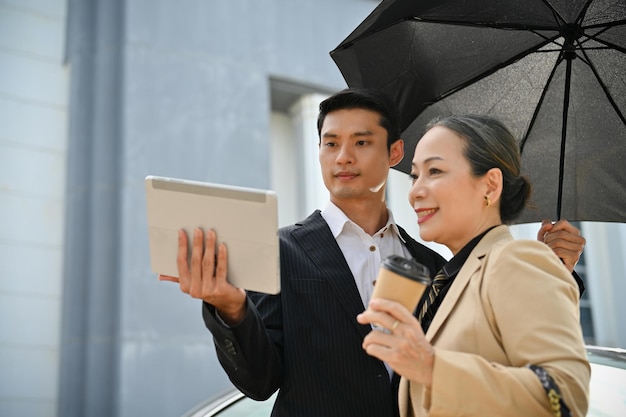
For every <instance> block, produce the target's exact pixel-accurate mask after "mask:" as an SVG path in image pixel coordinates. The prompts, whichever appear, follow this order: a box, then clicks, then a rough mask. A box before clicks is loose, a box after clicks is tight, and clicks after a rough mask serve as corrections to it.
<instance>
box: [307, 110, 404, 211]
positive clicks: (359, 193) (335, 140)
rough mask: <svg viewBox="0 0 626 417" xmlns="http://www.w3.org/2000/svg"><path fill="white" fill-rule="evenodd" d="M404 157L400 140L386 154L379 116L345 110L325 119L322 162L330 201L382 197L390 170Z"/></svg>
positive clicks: (385, 134)
mask: <svg viewBox="0 0 626 417" xmlns="http://www.w3.org/2000/svg"><path fill="white" fill-rule="evenodd" d="M402 156H403V143H402V141H401V140H398V141H396V142H395V143H394V144H393V145H392V150H391V152H390V151H389V150H387V131H386V130H385V129H384V128H383V127H382V126H380V115H379V114H378V113H376V112H373V111H370V110H365V109H343V110H337V111H333V112H331V113H329V114H328V115H327V116H326V118H325V119H324V124H323V125H322V129H321V133H320V148H319V158H320V165H321V168H322V176H323V178H324V184H325V185H326V188H327V189H328V191H330V195H331V201H334V202H336V201H338V200H343V199H359V198H372V197H377V198H378V197H380V196H382V194H383V193H384V185H385V182H386V181H387V174H388V173H389V168H390V167H391V166H393V165H395V164H397V163H398V162H399V161H400V160H401V159H402Z"/></svg>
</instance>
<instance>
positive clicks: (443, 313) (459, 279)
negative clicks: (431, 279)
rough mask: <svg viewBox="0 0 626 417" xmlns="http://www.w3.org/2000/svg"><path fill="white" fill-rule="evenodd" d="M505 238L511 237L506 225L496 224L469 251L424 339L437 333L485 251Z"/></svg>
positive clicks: (476, 269)
mask: <svg viewBox="0 0 626 417" xmlns="http://www.w3.org/2000/svg"><path fill="white" fill-rule="evenodd" d="M507 238H508V239H512V238H513V237H512V236H511V233H510V232H509V229H508V227H507V226H498V227H496V228H494V229H493V230H491V231H490V232H489V233H487V234H486V235H485V236H484V237H483V238H482V239H481V241H480V242H478V245H476V247H475V248H474V250H473V251H472V252H471V253H470V255H469V257H468V258H467V260H466V261H465V263H464V264H463V266H462V267H461V270H460V271H459V273H458V275H457V276H456V278H454V282H453V283H452V286H451V287H450V289H449V290H448V293H447V294H446V297H445V298H444V299H443V302H442V303H441V305H440V306H439V309H438V310H437V313H436V314H435V317H434V318H433V321H432V323H431V324H430V327H429V328H428V331H427V332H426V339H427V340H428V341H430V342H432V341H433V340H434V339H435V338H436V336H437V333H439V331H440V330H441V328H442V326H443V325H444V324H445V322H446V320H447V318H448V316H449V315H450V313H451V312H452V310H454V307H455V306H456V304H457V301H458V299H459V298H460V297H461V295H462V294H463V291H464V290H465V288H466V287H467V284H468V283H469V282H470V279H471V278H472V276H474V274H475V273H476V272H477V271H478V270H479V269H480V268H481V267H482V264H483V259H484V257H485V255H486V254H487V252H488V251H489V250H490V249H491V247H492V246H493V245H494V243H496V242H498V241H499V240H503V239H507Z"/></svg>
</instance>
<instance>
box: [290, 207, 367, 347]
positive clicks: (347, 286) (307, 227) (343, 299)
mask: <svg viewBox="0 0 626 417" xmlns="http://www.w3.org/2000/svg"><path fill="white" fill-rule="evenodd" d="M292 236H293V237H294V239H296V240H297V241H298V243H299V244H300V245H301V246H302V248H303V249H304V251H305V253H306V254H307V255H308V256H309V258H310V259H311V260H312V261H313V263H314V264H315V265H316V266H317V268H318V270H319V276H320V277H322V279H325V280H327V281H328V283H329V284H330V286H331V287H332V288H333V290H334V291H335V293H336V294H337V298H338V300H339V302H340V303H341V306H342V308H343V309H344V311H345V312H346V314H347V315H348V316H349V317H350V319H351V320H352V321H353V322H354V326H355V328H356V329H357V330H358V331H359V333H360V334H361V335H362V336H363V337H365V336H366V335H367V334H368V333H369V331H370V330H371V328H370V327H369V326H363V325H361V324H359V323H358V322H357V321H356V316H357V314H359V313H362V312H363V310H364V309H365V307H364V306H363V301H361V296H360V295H359V290H358V288H357V286H356V283H355V281H354V276H353V275H352V272H351V271H350V267H349V266H348V263H347V262H346V259H345V258H344V256H343V253H342V252H341V249H340V248H339V245H337V241H336V240H335V238H334V236H333V234H332V232H331V231H330V228H329V227H328V224H327V223H326V221H325V220H324V218H323V217H322V216H321V214H320V211H319V210H316V211H315V212H314V213H313V214H311V215H310V216H309V217H307V218H306V219H305V220H304V221H302V222H300V223H297V224H296V227H295V228H294V229H293V230H292Z"/></svg>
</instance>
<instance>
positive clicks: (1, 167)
mask: <svg viewBox="0 0 626 417" xmlns="http://www.w3.org/2000/svg"><path fill="white" fill-rule="evenodd" d="M65 15H66V2H65V1H64V0H30V1H23V0H2V1H0V219H1V220H0V375H1V376H0V415H2V416H8V417H12V416H51V415H54V414H55V410H56V394H57V393H56V387H57V380H58V375H59V361H58V356H59V329H60V321H61V320H60V310H61V309H60V306H61V285H62V248H63V224H64V208H65V204H64V195H65V174H66V150H67V113H68V108H67V101H68V100H67V85H68V84H67V83H68V74H67V71H66V69H65V68H64V67H63V65H62V64H63V47H64V41H65Z"/></svg>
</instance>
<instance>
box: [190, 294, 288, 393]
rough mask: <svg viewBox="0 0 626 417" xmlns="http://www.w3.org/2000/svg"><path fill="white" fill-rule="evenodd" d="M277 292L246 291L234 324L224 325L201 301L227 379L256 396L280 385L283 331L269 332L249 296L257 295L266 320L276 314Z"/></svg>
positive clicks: (254, 296)
mask: <svg viewBox="0 0 626 417" xmlns="http://www.w3.org/2000/svg"><path fill="white" fill-rule="evenodd" d="M278 297H279V295H276V296H269V295H262V296H261V295H259V294H256V293H249V294H248V298H247V300H246V303H247V313H246V317H245V318H244V320H243V321H242V322H241V323H239V324H238V325H236V326H234V327H228V326H226V325H225V324H224V323H223V322H222V320H221V319H220V318H219V317H217V315H216V311H215V308H214V307H213V306H212V305H210V304H207V303H203V307H202V317H203V319H204V322H205V325H206V327H207V328H208V329H209V331H211V333H212V335H213V342H214V344H215V350H216V353H217V358H218V360H219V362H220V364H221V365H222V368H224V371H226V373H227V374H228V377H229V379H230V381H231V382H232V383H233V384H234V385H235V386H236V387H237V388H238V389H239V390H240V391H241V392H243V393H244V394H246V395H247V396H248V397H250V398H252V399H255V400H259V401H262V400H266V399H267V398H269V397H270V396H271V395H272V394H273V393H274V392H275V391H276V390H277V389H278V387H279V386H280V383H281V380H282V375H283V361H282V351H281V350H282V349H281V346H282V343H281V340H280V337H282V332H272V330H271V326H270V329H267V328H266V326H267V324H264V323H263V320H262V319H261V315H260V314H259V312H258V310H257V306H256V305H255V303H254V302H253V301H252V299H251V298H255V299H256V298H258V300H257V302H260V303H262V304H263V306H264V309H265V310H264V311H267V319H266V320H267V322H271V317H272V316H273V315H276V314H278V313H277V312H276V311H274V314H272V309H274V310H276V309H280V302H279V300H278Z"/></svg>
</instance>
